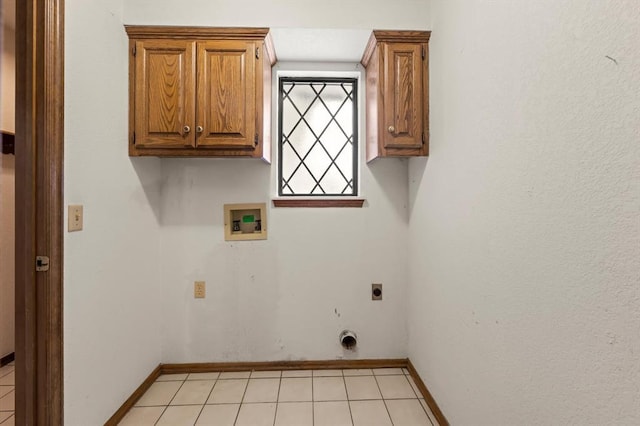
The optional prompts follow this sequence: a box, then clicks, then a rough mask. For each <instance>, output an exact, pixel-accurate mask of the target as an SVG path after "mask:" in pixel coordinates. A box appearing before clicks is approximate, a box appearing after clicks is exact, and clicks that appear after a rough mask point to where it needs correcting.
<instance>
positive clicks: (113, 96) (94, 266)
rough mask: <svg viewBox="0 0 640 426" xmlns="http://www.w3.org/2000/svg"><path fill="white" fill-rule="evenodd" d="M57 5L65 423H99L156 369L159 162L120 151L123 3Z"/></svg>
mask: <svg viewBox="0 0 640 426" xmlns="http://www.w3.org/2000/svg"><path fill="white" fill-rule="evenodd" d="M65 5H66V23H65V40H66V42H65V49H66V52H65V61H66V70H65V73H66V75H65V203H66V204H76V203H78V204H83V205H84V215H85V217H84V230H83V231H80V232H74V233H66V234H65V241H64V245H65V270H64V324H65V325H64V341H65V342H64V345H65V346H64V352H65V359H64V362H65V365H64V375H65V377H64V379H65V383H64V391H65V395H64V401H65V425H70V426H75V425H78V426H80V425H98V424H103V423H104V422H105V421H106V420H107V419H108V418H109V417H110V416H111V415H112V414H113V413H114V412H115V411H116V409H117V408H118V407H119V406H120V405H121V404H122V403H123V402H124V401H125V400H126V399H127V398H128V397H129V396H130V395H131V393H132V392H133V391H134V390H135V389H136V388H137V387H138V386H139V385H140V384H141V383H142V381H143V380H144V379H145V378H146V376H147V375H148V374H149V373H150V372H151V371H152V370H153V369H154V368H155V367H156V366H157V365H158V364H159V363H160V354H161V343H160V327H159V323H158V322H159V315H160V292H161V282H160V272H159V255H160V231H159V219H158V215H159V205H160V201H159V193H160V189H159V188H160V161H159V160H158V159H154V158H150V159H146V160H143V161H138V160H135V159H133V160H132V159H130V158H129V156H128V153H127V126H128V121H127V117H128V78H127V76H128V56H127V51H128V48H127V46H128V44H127V43H128V42H127V37H126V34H125V32H124V28H123V22H122V1H120V0H96V1H91V2H86V1H84V0H67V1H66V4H65Z"/></svg>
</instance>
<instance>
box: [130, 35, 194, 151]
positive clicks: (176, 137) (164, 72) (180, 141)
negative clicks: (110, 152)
mask: <svg viewBox="0 0 640 426" xmlns="http://www.w3.org/2000/svg"><path fill="white" fill-rule="evenodd" d="M194 53H195V51H194V43H193V42H186V41H161V42H153V41H139V42H136V73H135V75H136V82H135V84H136V93H135V106H134V108H135V115H136V117H135V132H136V146H137V147H138V148H143V147H144V148H184V147H185V146H195V136H194V132H193V131H192V129H191V128H192V127H193V123H194V118H195V100H194V94H193V90H194V84H195V63H194V59H195V58H194ZM185 126H188V129H187V127H185Z"/></svg>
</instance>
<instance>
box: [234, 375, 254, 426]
mask: <svg viewBox="0 0 640 426" xmlns="http://www.w3.org/2000/svg"><path fill="white" fill-rule="evenodd" d="M249 380H251V373H249V378H248V379H247V383H246V384H245V386H244V392H242V398H240V406H239V407H238V412H237V413H236V419H235V420H234V421H233V424H234V426H235V424H236V423H238V417H240V410H242V404H244V397H245V396H246V395H247V388H248V387H249Z"/></svg>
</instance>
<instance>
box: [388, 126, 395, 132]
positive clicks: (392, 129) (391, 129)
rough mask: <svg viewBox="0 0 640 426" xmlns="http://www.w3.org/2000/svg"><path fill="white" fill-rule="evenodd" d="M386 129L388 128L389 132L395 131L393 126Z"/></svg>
mask: <svg viewBox="0 0 640 426" xmlns="http://www.w3.org/2000/svg"><path fill="white" fill-rule="evenodd" d="M387 130H389V133H393V132H395V131H396V128H395V127H393V126H389V129H387Z"/></svg>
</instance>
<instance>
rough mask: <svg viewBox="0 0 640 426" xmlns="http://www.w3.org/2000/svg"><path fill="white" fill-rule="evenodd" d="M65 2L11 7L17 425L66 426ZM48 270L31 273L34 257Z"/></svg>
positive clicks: (35, 0) (44, 0)
mask: <svg viewBox="0 0 640 426" xmlns="http://www.w3.org/2000/svg"><path fill="white" fill-rule="evenodd" d="M63 154H64V0H28V1H24V2H17V4H16V373H17V374H16V424H19V425H44V424H46V425H62V424H63V393H62V390H63V387H62V384H63V371H62V367H63V362H62V351H63V345H62V318H63V317H62V289H63V281H62V257H63V247H62V244H63V239H62V231H63V203H64V199H63ZM37 255H44V256H48V257H49V259H50V262H49V263H50V269H49V270H48V271H47V272H36V271H35V257H36V256H37Z"/></svg>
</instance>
